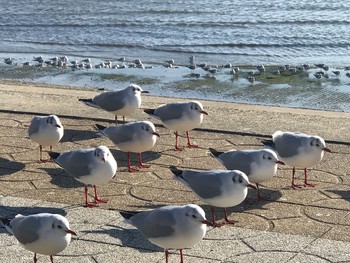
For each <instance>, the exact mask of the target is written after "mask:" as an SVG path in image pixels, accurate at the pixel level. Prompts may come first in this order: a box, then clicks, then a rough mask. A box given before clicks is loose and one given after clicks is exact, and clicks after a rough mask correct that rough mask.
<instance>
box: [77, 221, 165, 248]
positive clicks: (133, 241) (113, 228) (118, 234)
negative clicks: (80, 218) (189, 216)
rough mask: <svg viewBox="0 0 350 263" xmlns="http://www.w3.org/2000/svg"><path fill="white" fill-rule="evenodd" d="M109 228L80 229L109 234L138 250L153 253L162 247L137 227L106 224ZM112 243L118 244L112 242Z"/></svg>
mask: <svg viewBox="0 0 350 263" xmlns="http://www.w3.org/2000/svg"><path fill="white" fill-rule="evenodd" d="M106 226H107V227H110V229H100V230H87V231H82V232H83V233H89V234H94V235H95V234H102V235H109V236H110V237H113V238H115V239H119V240H120V241H121V243H122V245H123V246H126V247H129V248H134V249H137V250H139V251H140V252H146V253H154V252H162V251H163V249H161V248H160V247H158V246H156V245H154V244H152V243H151V242H150V241H148V240H147V238H145V237H144V236H143V235H142V234H141V232H140V231H139V230H137V229H130V228H123V227H120V226H118V225H111V224H108V225H106ZM113 244H114V245H118V244H115V243H113Z"/></svg>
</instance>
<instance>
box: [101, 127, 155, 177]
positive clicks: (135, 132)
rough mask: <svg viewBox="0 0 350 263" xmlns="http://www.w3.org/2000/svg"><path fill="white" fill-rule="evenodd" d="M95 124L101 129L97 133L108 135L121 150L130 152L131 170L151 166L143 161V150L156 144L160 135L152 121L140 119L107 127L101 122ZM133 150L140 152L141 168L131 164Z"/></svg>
mask: <svg viewBox="0 0 350 263" xmlns="http://www.w3.org/2000/svg"><path fill="white" fill-rule="evenodd" d="M95 126H96V128H97V129H98V130H99V132H98V133H97V135H99V136H106V137H108V138H109V139H110V140H111V141H112V142H113V143H114V144H115V145H116V146H117V147H118V148H119V149H120V150H122V151H124V152H127V153H128V168H129V172H135V171H138V170H139V168H148V167H150V165H146V164H143V163H142V152H145V151H148V150H150V149H151V148H152V147H153V146H154V145H155V143H156V141H157V137H160V136H159V134H158V133H157V132H156V128H155V126H154V124H153V123H152V122H150V121H138V122H130V123H126V124H122V125H119V126H109V127H105V126H102V125H99V124H96V125H95ZM131 152H133V153H138V155H139V168H137V167H133V166H131V164H130V153H131Z"/></svg>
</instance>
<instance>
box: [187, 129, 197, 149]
mask: <svg viewBox="0 0 350 263" xmlns="http://www.w3.org/2000/svg"><path fill="white" fill-rule="evenodd" d="M186 136H187V145H188V147H190V148H197V147H198V145H197V144H192V143H191V141H190V135H189V133H188V131H186Z"/></svg>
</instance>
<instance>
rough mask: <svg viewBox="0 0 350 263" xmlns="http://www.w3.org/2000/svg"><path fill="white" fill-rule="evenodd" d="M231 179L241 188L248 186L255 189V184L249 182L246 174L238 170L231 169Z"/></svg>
mask: <svg viewBox="0 0 350 263" xmlns="http://www.w3.org/2000/svg"><path fill="white" fill-rule="evenodd" d="M232 181H233V183H234V184H235V185H237V186H240V187H242V188H246V187H249V188H253V189H256V186H255V185H253V184H251V183H250V182H249V179H248V176H247V175H246V174H245V173H243V172H241V171H239V170H233V171H232Z"/></svg>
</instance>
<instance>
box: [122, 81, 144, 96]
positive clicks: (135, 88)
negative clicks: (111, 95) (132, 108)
mask: <svg viewBox="0 0 350 263" xmlns="http://www.w3.org/2000/svg"><path fill="white" fill-rule="evenodd" d="M127 89H128V90H129V91H130V92H131V93H132V94H135V95H136V96H141V93H149V91H146V90H143V89H142V88H141V87H140V86H139V85H136V84H131V85H130V86H129V87H127Z"/></svg>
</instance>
